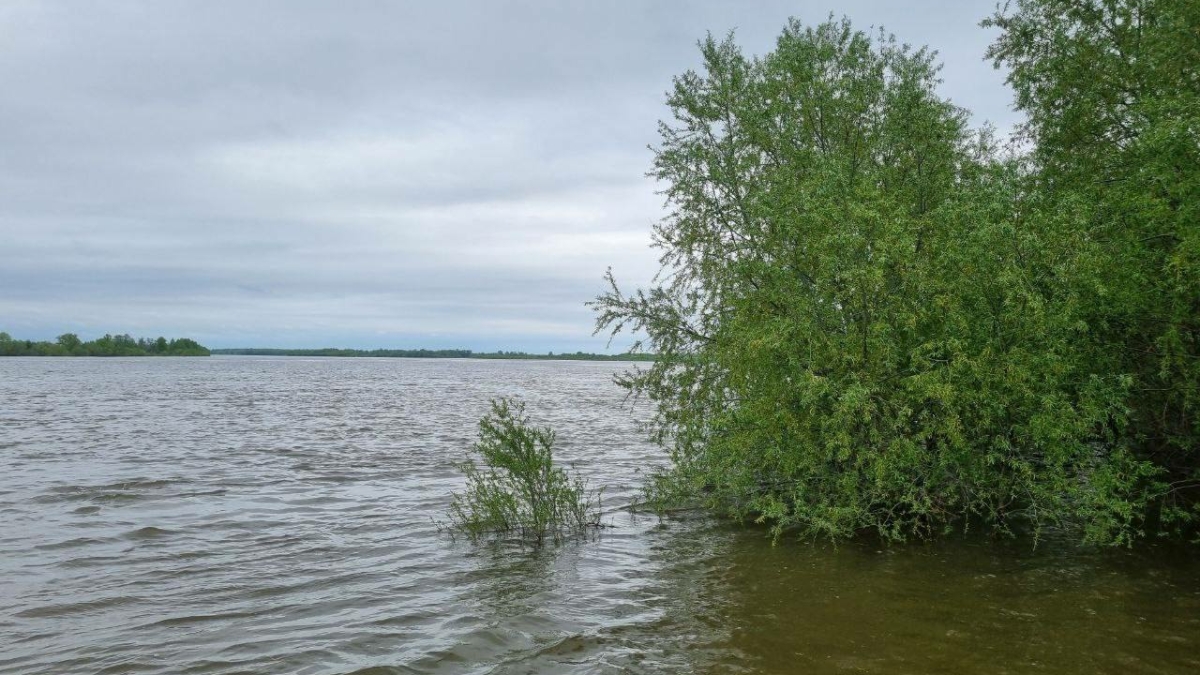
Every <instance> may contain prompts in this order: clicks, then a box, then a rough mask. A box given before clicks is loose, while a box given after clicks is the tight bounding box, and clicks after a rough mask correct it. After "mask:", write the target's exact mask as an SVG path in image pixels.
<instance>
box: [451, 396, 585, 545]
mask: <svg viewBox="0 0 1200 675" xmlns="http://www.w3.org/2000/svg"><path fill="white" fill-rule="evenodd" d="M554 439H555V434H554V430H553V429H551V428H549V427H536V426H533V425H532V424H531V423H530V421H529V417H528V416H527V415H526V414H525V406H524V404H523V403H521V402H520V401H516V400H513V399H508V398H501V399H496V400H493V401H492V404H491V409H490V410H489V412H488V414H486V415H485V416H484V417H483V419H481V420H480V421H479V440H478V441H477V442H476V443H475V445H474V447H473V448H472V450H473V452H474V453H475V454H477V455H478V456H479V458H480V459H481V460H482V466H481V465H480V464H477V463H476V462H475V461H474V460H467V461H466V462H464V463H463V464H461V465H460V468H461V469H462V471H463V473H464V474H466V477H467V489H466V491H465V492H462V493H456V494H455V495H454V499H453V501H452V502H451V504H450V520H451V524H452V526H453V527H454V528H455V529H456V530H459V531H461V532H465V533H466V534H468V535H470V536H472V537H478V536H481V535H487V534H515V535H518V536H520V537H521V538H527V539H533V540H535V541H537V542H538V543H541V542H542V540H543V539H545V538H546V537H550V538H553V539H555V540H558V539H560V538H562V537H563V536H565V535H569V534H572V533H579V532H582V531H583V530H585V529H587V528H589V527H599V526H600V494H599V492H596V491H590V490H588V489H587V484H586V482H585V481H584V480H583V479H581V478H579V477H576V476H572V475H570V474H569V473H567V471H565V470H564V469H562V468H560V467H555V466H554V461H553V453H552V449H553V446H554Z"/></svg>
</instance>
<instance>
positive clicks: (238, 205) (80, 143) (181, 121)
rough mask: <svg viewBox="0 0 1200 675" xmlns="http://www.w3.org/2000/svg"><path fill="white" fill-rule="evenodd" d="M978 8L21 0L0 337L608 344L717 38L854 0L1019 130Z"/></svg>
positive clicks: (981, 106) (764, 33) (756, 44)
mask: <svg viewBox="0 0 1200 675" xmlns="http://www.w3.org/2000/svg"><path fill="white" fill-rule="evenodd" d="M992 6H993V3H992V2H991V1H990V0H988V1H987V2H949V1H944V2H934V1H930V2H915V3H893V2H883V1H880V2H868V1H866V0H861V1H858V2H849V3H841V4H839V5H837V6H834V5H832V4H828V3H824V4H823V3H800V4H799V5H797V4H796V3H783V2H762V3H740V2H702V3H693V2H682V1H670V2H645V3H596V2H548V1H547V2H536V3H535V2H482V1H481V2H475V3H466V2H455V3H394V2H366V1H363V2H342V3H324V2H295V1H287V2H283V1H278V2H254V3H244V2H200V1H195V2H180V3H160V2H110V3H69V2H25V3H22V2H9V3H5V4H4V5H3V6H0V85H3V86H0V147H2V148H4V151H3V152H2V153H0V290H2V292H0V330H8V331H9V332H12V333H14V334H19V335H22V336H28V337H35V338H43V337H52V336H53V335H55V334H57V333H59V332H62V331H65V330H74V331H77V332H81V333H84V334H87V335H94V334H96V333H102V332H106V331H131V332H135V333H147V334H149V333H153V334H159V333H165V334H179V335H182V334H189V335H193V336H196V337H198V338H201V339H204V340H206V341H208V342H209V343H211V344H214V345H225V346H229V345H248V344H249V345H254V344H257V345H271V344H279V345H316V344H336V345H345V346H389V345H394V346H419V345H429V346H452V345H461V346H467V347H472V348H476V349H497V348H505V349H514V348H525V349H537V350H545V349H554V350H559V349H571V350H574V349H578V348H582V349H600V348H603V346H604V341H603V339H602V338H592V337H590V332H591V317H590V314H589V313H588V311H587V310H586V308H584V307H583V305H582V303H583V302H584V301H586V300H587V299H589V298H590V297H592V296H593V295H595V294H596V293H597V292H598V291H600V290H602V289H601V283H600V275H601V274H602V273H603V271H604V269H605V268H606V267H607V266H609V265H612V266H613V267H614V268H615V270H616V271H617V273H618V274H619V276H621V277H622V278H624V279H628V280H629V283H631V284H633V283H638V282H644V281H646V280H648V279H649V277H650V276H651V275H652V274H653V271H654V267H655V260H656V257H657V256H656V253H655V252H654V251H652V250H650V249H649V248H648V246H647V245H648V243H649V227H650V224H651V223H652V222H653V221H654V220H656V219H657V218H659V217H661V215H662V214H661V198H660V197H659V196H657V195H656V194H655V192H654V190H655V185H654V184H653V182H652V181H650V180H648V179H647V178H645V176H644V173H645V171H646V169H647V168H648V167H649V163H650V154H649V152H648V151H647V150H646V146H647V144H652V143H653V142H654V141H655V122H656V120H657V119H658V118H659V117H661V116H663V115H664V113H665V110H664V108H663V104H662V99H663V92H664V91H665V90H666V89H667V88H668V87H669V86H670V78H671V77H672V76H673V75H676V74H678V73H681V72H682V71H684V70H686V69H687V68H690V67H694V66H695V65H696V64H697V58H696V49H695V42H696V40H697V39H698V38H700V37H702V36H703V35H704V33H705V31H712V32H714V33H717V34H722V33H724V32H726V31H728V30H730V29H735V28H736V29H737V33H738V40H739V42H741V43H742V44H743V45H745V46H746V47H747V49H749V50H750V51H753V52H762V51H765V50H766V49H769V48H770V46H771V43H772V41H773V39H774V36H775V35H776V34H777V33H778V31H779V29H780V28H781V26H782V25H783V23H784V21H785V20H786V18H787V17H788V16H789V15H797V16H799V17H800V18H802V19H804V20H806V21H818V20H821V19H823V18H824V17H825V16H826V15H827V14H829V13H831V12H833V13H835V14H838V15H840V14H843V13H845V14H848V15H850V16H851V17H852V18H853V19H854V20H855V21H856V23H857V24H858V25H860V26H862V27H866V26H867V25H870V24H883V25H885V26H886V27H887V28H888V29H889V30H891V31H892V32H895V33H896V34H897V35H898V37H900V38H901V39H902V40H904V41H907V42H910V43H914V44H930V45H931V46H933V47H935V48H938V49H939V50H940V52H941V58H942V60H943V61H944V63H945V69H944V71H943V76H944V79H945V85H944V92H945V94H946V95H948V96H950V97H951V98H953V99H954V100H955V101H956V102H957V103H959V104H961V105H964V106H967V107H969V108H971V109H973V110H974V111H975V112H976V113H977V119H979V120H982V119H990V120H991V121H993V122H995V123H996V124H997V125H998V126H1000V127H1001V128H1002V129H1003V128H1006V127H1008V126H1010V125H1012V124H1013V123H1014V121H1015V120H1016V117H1015V115H1014V114H1013V113H1012V112H1011V110H1010V109H1009V107H1008V101H1009V93H1008V92H1007V91H1006V90H1005V89H1004V87H1003V86H1002V77H1003V75H1002V73H996V72H994V71H993V70H992V69H991V67H990V65H988V64H986V63H984V62H983V61H982V54H983V50H984V49H985V47H986V44H987V42H988V41H989V39H990V36H989V35H987V34H986V33H985V32H984V31H982V30H980V29H978V28H977V27H975V24H976V23H977V22H978V20H979V19H980V18H982V17H983V16H984V15H986V14H988V13H989V12H990V11H991V8H992Z"/></svg>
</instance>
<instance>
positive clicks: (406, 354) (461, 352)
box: [212, 347, 654, 361]
mask: <svg viewBox="0 0 1200 675" xmlns="http://www.w3.org/2000/svg"><path fill="white" fill-rule="evenodd" d="M212 353H213V354H233V355H241V356H373V357H386V358H399V359H529V360H555V361H558V360H566V361H653V360H654V355H653V354H588V353H586V352H575V353H572V354H555V353H554V352H549V353H547V354H530V353H528V352H505V351H499V352H473V351H471V350H470V349H334V348H332V347H327V348H324V349H257V348H247V349H214V350H212Z"/></svg>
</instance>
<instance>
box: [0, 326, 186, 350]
mask: <svg viewBox="0 0 1200 675" xmlns="http://www.w3.org/2000/svg"><path fill="white" fill-rule="evenodd" d="M208 355H209V350H208V349H207V348H205V347H204V346H202V345H200V344H199V343H197V342H196V341H195V340H190V339H188V338H178V339H175V340H167V339H166V338H163V337H160V338H157V339H153V340H151V339H148V338H138V339H136V340H135V339H134V338H132V337H131V336H129V335H105V336H104V337H102V338H98V339H96V340H92V341H91V342H84V341H83V340H80V339H79V336H78V335H75V334H74V333H63V334H62V335H59V336H58V339H57V340H55V341H54V342H33V341H32V340H14V339H13V338H12V336H10V335H9V334H8V333H2V332H0V356H208Z"/></svg>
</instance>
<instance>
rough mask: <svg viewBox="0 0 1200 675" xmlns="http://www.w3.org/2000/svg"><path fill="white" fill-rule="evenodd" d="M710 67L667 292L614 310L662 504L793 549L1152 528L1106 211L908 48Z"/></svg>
mask: <svg viewBox="0 0 1200 675" xmlns="http://www.w3.org/2000/svg"><path fill="white" fill-rule="evenodd" d="M1001 44H1003V42H1002V43H1001ZM1002 48H1003V47H998V48H997V49H1002ZM701 52H702V55H703V59H704V69H703V71H702V72H699V73H697V72H689V73H686V74H685V75H683V76H681V77H679V78H677V79H676V81H675V86H674V89H673V90H672V92H671V94H670V96H669V100H668V103H669V106H670V108H671V111H672V119H671V120H670V121H668V122H664V123H663V124H662V125H661V135H662V142H661V144H660V146H659V148H658V151H657V154H656V158H655V170H654V175H656V177H657V178H659V179H660V180H661V181H663V182H664V184H665V185H666V190H665V193H666V196H667V199H668V203H669V205H670V207H671V212H670V215H669V216H668V217H667V218H665V219H664V220H663V221H662V222H661V223H659V224H658V225H657V226H656V229H655V234H656V243H657V245H658V246H659V247H660V248H661V249H662V251H663V256H662V261H663V270H662V272H661V274H660V276H659V280H658V283H656V285H654V286H653V287H652V288H650V289H646V290H638V291H636V292H634V293H632V294H626V293H624V292H622V290H621V289H620V288H619V287H618V286H617V284H616V282H615V280H613V279H612V278H611V275H610V278H609V280H610V282H611V288H610V291H609V292H607V293H606V294H604V295H602V296H601V297H600V298H598V299H597V300H596V302H595V303H594V306H595V307H596V309H597V311H598V327H599V329H601V330H613V331H619V330H623V329H632V330H634V331H637V332H639V333H640V334H641V335H643V336H644V341H645V343H646V344H645V346H647V347H649V348H651V349H653V350H654V351H656V352H657V353H658V354H659V360H658V361H657V362H656V363H655V364H654V365H653V366H652V367H650V368H649V369H646V370H637V371H633V372H631V373H629V374H628V375H626V376H625V377H624V378H622V380H621V381H622V383H623V384H624V385H625V386H626V387H628V388H630V389H631V390H632V391H634V392H636V393H639V394H644V395H647V396H649V397H650V398H651V399H653V400H654V401H655V402H656V403H657V404H658V411H659V412H658V417H657V419H656V425H655V426H656V431H657V437H658V439H659V440H660V441H662V442H663V443H664V444H666V445H667V447H669V448H670V450H671V453H672V458H673V460H674V468H673V470H672V471H671V472H670V473H668V474H666V475H664V476H661V477H660V478H659V480H658V482H657V489H658V492H659V494H660V495H663V494H667V493H671V492H677V493H680V494H685V495H688V496H692V497H697V496H698V497H700V498H701V499H703V500H704V501H705V502H706V503H707V504H708V505H709V506H711V507H714V508H716V509H718V510H720V511H723V512H726V513H728V514H731V515H734V516H736V517H751V518H756V519H758V520H760V521H762V522H768V523H770V524H771V525H773V526H774V528H775V531H776V532H779V531H782V530H783V529H786V528H796V529H799V530H800V531H802V532H806V533H809V534H816V535H828V536H834V537H837V536H846V535H849V534H852V533H854V532H857V531H859V530H862V529H874V530H877V531H879V532H880V533H882V534H883V535H885V536H888V537H893V538H903V537H907V536H911V535H914V534H916V535H927V534H930V533H933V532H935V531H938V530H940V529H944V528H946V527H950V526H952V525H954V524H956V523H961V524H967V523H971V522H975V521H979V520H982V521H984V522H986V523H989V524H991V525H993V526H998V527H1002V528H1003V527H1008V526H1009V524H1010V523H1012V522H1014V521H1016V520H1019V521H1023V522H1027V523H1032V524H1034V525H1035V526H1037V527H1040V526H1042V525H1045V524H1048V523H1057V522H1061V521H1064V520H1071V519H1078V520H1082V521H1084V522H1085V524H1086V525H1088V527H1089V534H1090V536H1092V537H1093V538H1095V539H1097V540H1102V541H1129V540H1130V539H1131V538H1133V537H1135V536H1137V534H1138V533H1139V532H1140V528H1141V526H1142V520H1143V517H1144V514H1145V511H1146V508H1147V504H1148V503H1149V502H1150V501H1151V500H1152V499H1153V490H1152V489H1151V488H1150V487H1149V486H1152V485H1153V479H1154V477H1155V474H1156V471H1157V469H1156V467H1155V465H1154V464H1153V462H1150V461H1147V460H1146V459H1145V458H1144V457H1143V456H1141V455H1139V454H1137V453H1136V452H1135V449H1134V448H1133V446H1132V445H1130V444H1129V443H1128V442H1126V439H1127V437H1128V435H1129V432H1128V429H1129V428H1130V422H1129V415H1128V408H1129V403H1130V401H1131V399H1132V398H1134V397H1135V396H1136V392H1132V391H1131V388H1132V387H1136V383H1135V381H1134V379H1133V378H1132V377H1131V376H1130V374H1129V371H1128V370H1125V369H1122V368H1119V367H1097V363H1099V362H1100V361H1098V360H1097V354H1096V343H1095V341H1094V340H1093V339H1092V337H1093V336H1094V332H1093V327H1092V325H1091V323H1089V320H1090V319H1092V318H1093V316H1094V313H1095V310H1096V306H1097V304H1096V303H1097V302H1098V301H1097V300H1096V298H1098V297H1100V296H1101V295H1103V293H1105V292H1106V290H1105V279H1106V277H1105V275H1106V274H1107V273H1108V270H1107V262H1106V261H1104V260H1101V259H1099V258H1097V257H1096V256H1094V255H1091V254H1092V252H1094V251H1095V248H1096V242H1095V241H1094V235H1093V232H1092V231H1091V230H1090V229H1089V226H1088V223H1089V222H1090V221H1089V216H1088V213H1087V211H1086V210H1081V209H1078V208H1064V207H1070V206H1072V205H1073V204H1074V203H1075V202H1076V201H1081V200H1084V201H1086V199H1087V196H1085V195H1078V194H1072V195H1071V196H1070V197H1064V198H1062V199H1060V198H1058V197H1057V196H1055V195H1053V194H1050V195H1048V194H1047V192H1046V190H1045V189H1044V186H1043V183H1042V182H1039V180H1038V178H1037V177H1038V176H1040V175H1042V174H1041V171H1042V169H1041V162H1040V161H1039V160H1037V159H1036V158H1031V157H1022V158H1010V159H1001V158H1000V157H998V156H997V153H996V152H995V149H994V147H993V143H992V141H991V140H990V137H989V135H988V134H987V133H973V132H971V131H970V130H969V128H968V126H967V123H966V115H965V113H964V111H962V110H959V109H957V108H955V107H954V106H953V105H951V104H950V103H949V102H948V101H946V100H944V99H942V98H940V97H939V96H938V95H937V92H936V86H937V84H938V79H937V67H936V65H935V63H934V60H933V57H932V55H931V54H930V53H928V52H927V51H925V50H911V49H909V48H907V47H904V46H900V45H898V44H897V43H896V42H895V40H894V39H892V38H890V37H888V36H885V35H882V34H881V35H879V36H878V37H872V36H868V35H866V34H864V33H862V32H857V31H855V30H853V29H852V27H851V26H850V25H849V24H848V23H847V22H845V21H841V22H833V21H831V22H826V23H824V24H821V25H820V26H817V27H815V28H805V27H803V26H801V25H800V24H799V23H796V22H792V23H790V24H789V25H788V27H787V28H786V29H785V30H784V32H783V34H782V35H781V36H780V37H779V39H778V42H777V44H776V47H775V49H774V50H773V51H772V52H770V53H768V54H767V55H765V56H763V57H761V58H748V57H746V56H745V55H743V54H742V53H741V52H740V50H739V49H738V48H737V47H736V45H735V44H734V43H733V41H732V40H731V39H727V40H724V41H717V40H714V39H712V38H709V39H708V40H706V41H704V42H703V43H702V44H701ZM1110 365H1113V364H1110Z"/></svg>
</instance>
